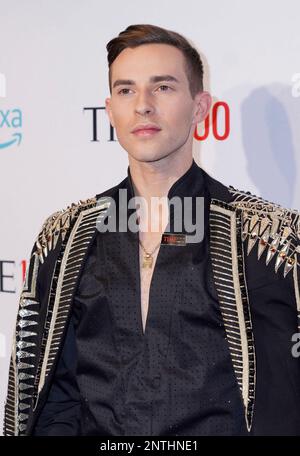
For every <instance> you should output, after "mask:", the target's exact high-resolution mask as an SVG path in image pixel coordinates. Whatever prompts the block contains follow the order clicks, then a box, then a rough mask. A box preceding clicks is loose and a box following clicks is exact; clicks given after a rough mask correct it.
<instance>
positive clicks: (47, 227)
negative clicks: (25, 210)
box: [34, 198, 96, 263]
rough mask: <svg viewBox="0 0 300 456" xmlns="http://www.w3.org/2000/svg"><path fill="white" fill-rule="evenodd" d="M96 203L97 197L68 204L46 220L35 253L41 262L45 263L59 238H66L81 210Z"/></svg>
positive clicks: (36, 242) (38, 237) (37, 240)
mask: <svg viewBox="0 0 300 456" xmlns="http://www.w3.org/2000/svg"><path fill="white" fill-rule="evenodd" d="M95 204H96V198H89V199H87V200H84V201H83V200H80V201H79V202H78V203H72V204H71V206H67V208H66V209H62V210H60V211H56V212H54V213H53V214H51V215H50V216H49V217H48V218H47V219H46V220H45V222H44V224H43V226H42V228H41V231H40V233H39V234H38V236H37V239H36V241H35V252H34V253H35V255H37V256H38V257H39V260H40V262H41V263H44V260H45V258H46V257H47V255H48V253H49V252H50V251H51V250H53V249H55V247H56V245H57V241H58V239H59V238H60V237H61V240H62V241H63V240H64V238H65V236H66V233H67V232H68V231H69V229H70V226H71V223H72V221H73V220H74V219H75V218H76V217H77V215H78V214H79V212H81V211H82V210H84V209H88V208H89V207H92V206H94V205H95Z"/></svg>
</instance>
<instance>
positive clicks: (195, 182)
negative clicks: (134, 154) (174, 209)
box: [127, 159, 204, 199]
mask: <svg viewBox="0 0 300 456" xmlns="http://www.w3.org/2000/svg"><path fill="white" fill-rule="evenodd" d="M127 181H128V191H129V193H130V195H128V196H129V197H133V196H134V195H135V193H134V187H133V181H132V176H131V173H130V167H129V166H128V168H127ZM196 195H198V196H203V195H204V175H203V170H202V168H200V166H198V165H197V163H196V162H195V160H194V159H193V161H192V164H191V166H190V167H189V169H188V170H187V171H186V172H185V173H184V174H183V175H182V176H180V177H179V178H178V179H177V180H176V181H175V182H174V183H173V184H172V186H171V187H170V189H169V191H168V195H167V196H168V198H169V199H171V198H172V197H173V196H179V197H185V196H196Z"/></svg>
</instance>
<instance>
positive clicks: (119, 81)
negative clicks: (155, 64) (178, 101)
mask: <svg viewBox="0 0 300 456" xmlns="http://www.w3.org/2000/svg"><path fill="white" fill-rule="evenodd" d="M163 81H168V82H177V83H179V80H178V79H177V78H175V76H172V75H171V74H162V75H159V76H151V78H150V79H149V82H150V83H156V82H163ZM119 85H135V82H134V81H133V80H132V79H117V80H116V81H115V82H114V84H113V89H114V88H115V87H117V86H119Z"/></svg>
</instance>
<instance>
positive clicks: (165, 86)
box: [158, 85, 171, 92]
mask: <svg viewBox="0 0 300 456" xmlns="http://www.w3.org/2000/svg"><path fill="white" fill-rule="evenodd" d="M162 87H164V88H167V89H170V90H171V87H169V86H167V85H161V86H159V87H158V88H159V89H161V88H162ZM163 92H167V90H163Z"/></svg>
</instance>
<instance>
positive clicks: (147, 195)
mask: <svg viewBox="0 0 300 456" xmlns="http://www.w3.org/2000/svg"><path fill="white" fill-rule="evenodd" d="M179 158H180V159H178V157H166V158H165V159H162V160H159V161H156V162H139V161H137V160H134V159H132V158H130V159H129V169H130V175H131V180H132V185H133V189H134V193H135V196H138V197H142V198H143V199H144V201H145V203H146V207H147V212H146V213H144V214H143V213H141V212H138V214H139V217H140V222H141V223H142V226H143V227H144V229H145V230H146V232H147V233H153V235H154V236H155V234H154V233H155V232H156V230H157V229H158V231H159V232H161V233H162V232H164V230H165V227H166V225H167V223H168V217H169V210H168V202H167V199H166V198H164V197H167V196H168V193H169V190H170V188H171V187H172V185H173V184H174V183H175V182H176V181H177V180H178V179H179V178H180V177H181V176H182V175H183V174H185V173H186V172H187V171H188V169H189V168H190V167H191V165H192V162H193V155H192V153H191V154H190V155H186V156H185V155H181V156H180V157H179ZM153 197H154V198H153ZM155 197H156V198H161V200H160V204H159V207H157V206H156V202H155V201H154V200H155V199H156V198H155ZM143 224H144V225H143ZM142 226H141V228H142ZM154 227H155V228H154ZM153 230H154V231H153ZM140 236H141V237H142V238H145V234H141V235H140Z"/></svg>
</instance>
